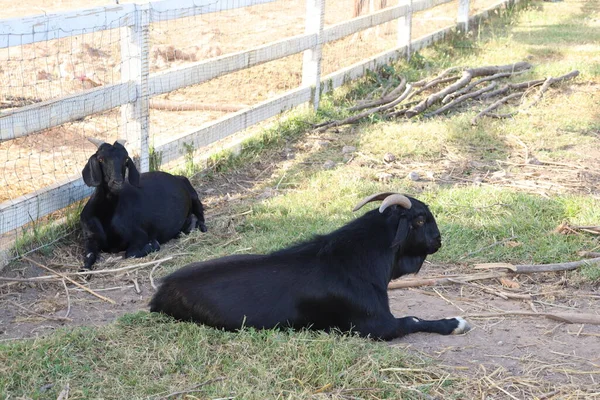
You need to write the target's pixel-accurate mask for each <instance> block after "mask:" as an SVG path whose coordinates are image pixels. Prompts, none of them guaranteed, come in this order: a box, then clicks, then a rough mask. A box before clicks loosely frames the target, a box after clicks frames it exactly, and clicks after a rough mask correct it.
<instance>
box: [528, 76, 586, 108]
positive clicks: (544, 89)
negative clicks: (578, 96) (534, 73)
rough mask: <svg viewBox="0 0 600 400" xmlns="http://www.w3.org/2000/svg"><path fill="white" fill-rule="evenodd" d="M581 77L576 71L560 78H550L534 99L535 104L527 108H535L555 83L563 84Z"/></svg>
mask: <svg viewBox="0 0 600 400" xmlns="http://www.w3.org/2000/svg"><path fill="white" fill-rule="evenodd" d="M578 75H579V71H577V70H575V71H571V72H569V73H568V74H566V75H562V76H559V77H558V78H553V77H551V76H549V77H548V78H546V81H545V82H544V84H543V85H542V87H541V88H540V91H539V93H538V94H537V96H535V98H534V99H533V102H532V103H531V104H530V105H529V106H528V107H527V108H530V107H533V106H534V105H536V104H537V103H538V102H539V101H540V100H542V97H544V93H545V92H546V91H547V90H548V88H549V87H550V86H551V85H553V84H554V83H557V82H561V81H566V80H568V79H571V78H575V77H576V76H578Z"/></svg>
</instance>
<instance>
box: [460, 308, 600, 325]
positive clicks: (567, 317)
mask: <svg viewBox="0 0 600 400" xmlns="http://www.w3.org/2000/svg"><path fill="white" fill-rule="evenodd" d="M509 315H522V316H525V317H530V316H531V317H546V318H549V319H552V320H555V321H560V322H564V323H567V324H590V325H600V315H597V314H590V313H579V314H573V313H536V312H531V311H502V312H499V313H490V314H467V315H466V316H465V317H469V318H498V317H506V316H509Z"/></svg>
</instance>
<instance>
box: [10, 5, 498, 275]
mask: <svg viewBox="0 0 600 400" xmlns="http://www.w3.org/2000/svg"><path fill="white" fill-rule="evenodd" d="M32 1H33V0H23V1H22V2H19V3H18V4H16V3H15V4H14V5H13V6H12V7H9V9H8V10H7V13H5V15H6V16H9V17H16V16H18V15H23V14H24V13H25V12H30V11H31V6H32V4H33V3H32V4H29V7H28V3H31V2H32ZM356 1H358V0H326V1H325V4H324V7H325V10H324V26H325V28H327V27H331V26H332V25H335V24H338V23H341V22H345V21H349V20H351V19H352V18H354V17H356V16H359V15H365V14H368V13H372V12H376V11H379V10H380V9H382V8H386V7H393V6H397V5H398V4H399V3H398V2H397V1H395V0H387V1H385V0H364V4H363V5H362V11H361V13H360V14H359V13H358V12H357V8H356V7H357V3H356ZM131 2H132V1H131V0H126V1H124V0H121V1H120V3H121V5H122V7H129V8H124V9H125V10H126V9H131V10H134V6H133V5H131V4H128V3H131ZM63 3H64V4H63ZM472 3H474V4H473V6H472V7H471V13H474V12H477V11H479V10H480V9H482V8H484V7H487V6H489V5H490V4H491V3H492V0H476V1H474V2H473V1H472ZM57 4H58V3H56V2H53V1H51V0H41V1H36V3H35V6H37V7H39V9H40V10H43V11H45V12H51V11H53V9H52V7H56V6H57ZM61 4H63V6H65V7H68V6H70V5H72V6H79V4H75V3H74V2H71V3H69V2H61ZM188 4H189V3H188ZM86 6H89V7H95V6H106V8H105V9H104V10H105V11H104V14H103V12H102V11H98V10H96V12H95V13H96V14H98V15H99V18H97V19H96V21H98V23H99V24H100V25H98V26H87V27H83V28H82V27H79V26H78V25H77V24H76V23H75V22H76V21H77V20H78V19H77V18H75V17H74V18H73V19H72V21H73V22H74V27H72V28H71V27H69V26H67V27H66V28H65V26H61V27H58V28H53V26H54V25H53V24H52V18H55V17H52V16H49V17H48V20H47V21H45V22H44V23H43V24H41V25H40V24H38V27H37V28H36V31H37V32H38V33H36V34H35V35H37V36H35V37H34V36H32V34H31V32H24V33H13V32H2V31H0V44H1V43H7V42H8V43H9V47H6V46H5V47H3V48H0V124H1V123H2V120H5V121H7V120H9V121H11V122H12V123H13V125H11V126H9V127H8V128H6V129H5V130H3V131H2V132H0V185H1V187H2V190H1V191H0V251H1V250H2V249H7V248H13V250H14V249H15V248H16V249H17V250H16V251H17V253H19V254H22V253H23V252H26V251H30V250H31V249H33V248H37V247H39V246H42V245H44V244H47V243H50V242H52V241H53V240H56V237H58V236H60V235H61V234H64V233H65V232H68V230H65V229H67V228H65V227H64V226H72V225H64V224H63V225H60V224H59V225H57V224H52V223H50V224H49V223H48V222H49V221H50V222H51V221H55V220H57V219H58V220H60V221H63V222H64V220H65V218H66V219H69V221H70V222H73V221H72V218H73V217H71V216H72V215H77V210H78V208H80V206H81V203H77V202H78V201H79V200H81V199H82V198H84V197H85V196H86V195H87V194H89V193H90V189H89V188H86V187H85V186H84V185H83V184H82V182H81V180H80V179H75V178H78V177H80V176H81V170H82V168H83V166H84V165H85V162H86V161H87V159H88V157H89V156H90V155H91V154H93V152H94V151H95V147H94V145H93V144H91V143H89V142H88V141H87V140H86V137H95V138H98V139H102V140H104V141H107V142H112V141H114V140H116V139H117V138H123V137H124V136H125V137H128V138H129V135H132V134H131V132H132V131H133V135H134V136H135V135H137V134H138V133H137V131H136V129H138V128H139V127H140V126H141V128H139V129H141V132H142V133H144V128H145V126H143V125H145V123H140V115H142V116H143V118H146V121H147V125H148V131H147V134H148V144H149V148H150V157H149V158H150V167H151V168H161V169H163V170H165V169H166V170H177V171H182V167H183V168H184V169H183V170H184V172H186V171H185V168H187V167H189V165H187V164H188V163H189V156H190V155H196V156H197V155H199V154H201V153H202V152H203V151H205V150H204V147H203V146H204V145H206V144H208V143H210V142H212V141H214V140H216V139H221V138H225V137H227V136H228V135H230V134H232V133H235V132H238V131H243V130H245V129H248V128H250V127H252V126H253V125H255V124H256V123H257V122H260V121H263V120H266V119H267V118H268V117H272V116H273V115H276V114H277V113H278V112H279V111H281V110H283V109H288V108H291V107H292V106H294V105H297V104H300V103H299V101H300V100H301V101H300V102H306V101H308V100H309V99H310V96H311V94H310V89H309V88H306V87H302V86H301V85H302V74H303V71H302V69H303V68H302V67H303V66H302V63H303V52H302V51H297V52H296V53H294V54H292V53H293V51H292V50H290V49H289V48H286V46H287V45H283V46H279V47H277V46H274V47H272V44H273V43H274V42H277V41H282V40H284V39H287V38H293V37H298V36H299V35H303V34H304V33H305V31H306V8H307V3H306V1H305V0H272V1H270V0H213V1H205V0H198V1H197V2H196V1H195V2H194V6H193V7H190V8H187V9H186V8H178V9H176V10H175V9H173V8H174V7H172V6H171V7H169V2H164V1H163V2H158V3H151V4H138V5H136V6H135V10H137V11H138V12H136V13H135V14H134V12H133V11H132V12H131V13H129V14H125V13H124V12H121V11H120V8H119V7H121V6H115V3H114V2H113V1H108V0H91V1H89V2H87V3H86ZM169 8H170V9H169ZM111 10H112V11H111ZM140 10H146V14H143V15H145V17H144V18H146V21H147V25H145V27H147V31H148V36H143V35H144V32H137V31H135V30H132V29H130V28H128V26H131V24H132V23H133V21H134V20H135V18H139V15H141V14H139V11H140ZM88 14H89V13H88ZM456 14H457V1H456V0H455V1H453V2H451V3H448V4H445V5H442V6H438V7H435V8H433V9H429V10H425V11H422V12H420V13H416V14H415V15H414V19H413V23H412V26H413V28H412V29H413V34H412V37H413V38H417V37H419V36H422V35H424V34H427V33H431V32H433V31H435V30H437V29H440V28H442V27H445V26H447V25H453V24H454V21H456ZM81 15H82V16H86V15H87V14H86V12H83V13H81ZM115 16H117V17H115ZM0 22H1V21H0ZM100 22H101V23H100ZM138 22H139V21H138ZM39 26H47V27H48V29H47V31H46V32H39ZM136 26H137V25H136ZM69 29H72V30H69ZM40 34H43V35H45V36H44V37H46V38H47V39H45V40H42V41H39V35H40ZM131 35H133V39H132V36H131ZM136 35H139V37H138V36H136ZM32 37H34V38H37V39H35V40H33V39H32ZM141 37H145V38H146V39H143V40H142V39H140V38H141ZM55 38H56V39H55ZM305 39H306V38H304V39H298V40H299V42H298V43H301V41H302V40H305ZM306 40H308V39H306ZM3 41H4V42H3ZM32 41H34V42H35V43H31V42H32ZM398 42H399V38H398V21H391V22H388V23H385V24H382V25H380V26H377V27H373V28H370V29H367V30H365V31H362V32H359V33H355V34H352V35H350V36H347V37H345V38H343V39H340V40H337V41H335V42H331V43H326V44H325V45H324V46H323V49H322V65H321V77H324V76H326V75H327V74H330V73H333V72H336V71H339V70H340V69H342V68H345V67H348V66H350V65H352V64H354V63H356V62H359V61H361V60H365V59H367V58H369V57H372V56H374V55H376V54H378V53H381V52H385V51H389V50H391V49H394V48H395V47H396V46H398ZM302 43H304V44H298V46H302V45H304V46H306V42H302ZM260 46H267V47H264V48H262V49H258V50H256V51H254V52H252V53H249V54H246V55H245V56H244V57H245V58H243V61H240V58H236V57H237V56H238V55H239V54H240V53H241V52H245V51H248V50H250V49H254V48H257V47H260ZM0 47H1V45H0ZM137 47H139V48H140V49H141V51H142V52H144V51H145V52H146V53H143V56H142V57H140V55H139V54H138V53H136V51H138V49H137ZM304 48H306V47H304ZM145 57H146V58H145ZM228 57H230V58H231V60H230V61H227V62H217V60H225V59H227V58H228ZM144 59H146V60H147V63H146V64H144V62H143V60H144ZM257 59H260V61H256V60H257ZM236 60H237V61H236ZM236 63H237V64H236ZM139 64H141V65H142V66H141V68H140V67H139ZM238 64H239V65H238ZM231 65H237V66H236V67H235V68H233V70H235V69H236V68H241V69H240V70H238V71H235V72H231V71H232V69H231ZM247 67H249V68H247ZM144 68H145V69H144ZM228 68H229V69H228ZM139 71H142V74H144V73H147V74H149V75H145V76H144V77H143V79H141V80H138V79H140V78H139V76H136V74H138V73H139ZM144 71H146V72H144ZM186 71H187V72H186ZM190 71H191V72H190ZM138 75H139V74H138ZM189 76H193V77H197V76H204V77H206V79H203V81H202V82H201V83H197V84H188V85H187V86H185V87H180V88H178V87H177V85H178V82H179V81H180V80H181V79H184V77H185V79H188V77H189ZM129 79H133V80H134V83H132V82H129V81H128V80H129ZM144 79H146V80H144ZM194 79H197V78H194ZM141 81H143V82H146V83H147V86H145V87H146V89H144V90H148V91H150V92H151V91H152V90H158V92H156V91H155V92H152V93H143V91H142V92H141V91H140V88H141V87H144V86H143V84H139V82H141ZM193 82H197V80H196V81H193ZM135 83H138V84H139V85H138V86H135ZM161 85H165V87H168V88H173V89H168V90H162V87H161ZM105 89H110V90H109V91H107V90H105ZM156 93H160V94H156ZM153 94H154V95H153ZM66 96H75V97H71V100H64V98H65V97H66ZM140 96H141V97H143V96H148V97H147V98H146V100H147V102H145V103H135V102H136V101H139V99H140ZM59 99H63V100H60V103H58V102H56V103H55V104H54V105H53V103H52V100H57V101H58V100H59ZM273 99H276V100H277V102H276V103H278V104H275V103H268V101H269V100H273ZM42 102H46V103H43V107H42V108H40V109H36V110H32V111H28V110H29V108H28V107H35V106H36V105H39V103H42ZM128 102H130V103H131V102H134V103H131V104H138V105H139V104H145V107H146V108H145V109H141V110H134V111H132V110H133V108H135V107H134V106H130V105H123V106H120V107H119V104H125V103H128ZM111 104H112V105H111ZM90 110H91V111H90ZM248 110H250V111H251V112H250V111H248ZM247 111H248V113H247ZM229 116H232V118H230V119H226V117H229ZM211 124H213V125H211ZM0 126H2V125H0ZM5 126H6V125H5ZM36 127H39V129H37V128H36ZM9 131H10V132H9ZM141 143H142V142H140V141H138V142H137V144H131V145H130V146H134V147H135V146H141ZM129 149H130V153H133V154H134V155H138V151H141V150H140V149H138V148H136V149H132V148H131V147H130V148H129ZM187 172H189V171H187ZM66 182H70V183H68V184H65V183H66ZM23 196H26V197H23ZM72 203H75V204H74V205H73V206H71V211H68V212H65V211H56V210H60V209H61V208H63V207H66V206H67V205H69V204H72ZM59 226H60V227H62V228H57V227H59ZM42 227H43V228H42ZM17 228H19V229H17ZM46 230H51V232H50V233H51V234H43V232H45V231H46ZM15 246H16V247H15ZM14 254H15V253H14V251H13V252H12V253H11V255H14ZM0 257H2V255H1V254H0ZM0 265H2V260H1V259H0Z"/></svg>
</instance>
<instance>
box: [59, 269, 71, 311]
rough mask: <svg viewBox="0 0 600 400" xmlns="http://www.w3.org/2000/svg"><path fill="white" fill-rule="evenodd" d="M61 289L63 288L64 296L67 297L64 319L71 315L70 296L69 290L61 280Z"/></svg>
mask: <svg viewBox="0 0 600 400" xmlns="http://www.w3.org/2000/svg"><path fill="white" fill-rule="evenodd" d="M61 282H62V284H63V287H64V288H65V294H66V295H67V312H66V313H65V316H64V318H69V314H71V295H70V294H69V288H68V287H67V282H66V281H65V280H64V279H63V280H61Z"/></svg>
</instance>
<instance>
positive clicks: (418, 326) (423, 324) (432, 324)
mask: <svg viewBox="0 0 600 400" xmlns="http://www.w3.org/2000/svg"><path fill="white" fill-rule="evenodd" d="M396 321H397V322H398V330H399V332H400V336H404V335H408V334H410V333H416V332H429V333H438V334H440V335H459V334H461V333H466V332H468V331H470V330H471V325H470V324H469V323H468V322H467V321H466V320H465V319H464V318H462V317H453V318H444V319H436V320H425V319H421V318H417V317H404V318H397V319H396Z"/></svg>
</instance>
